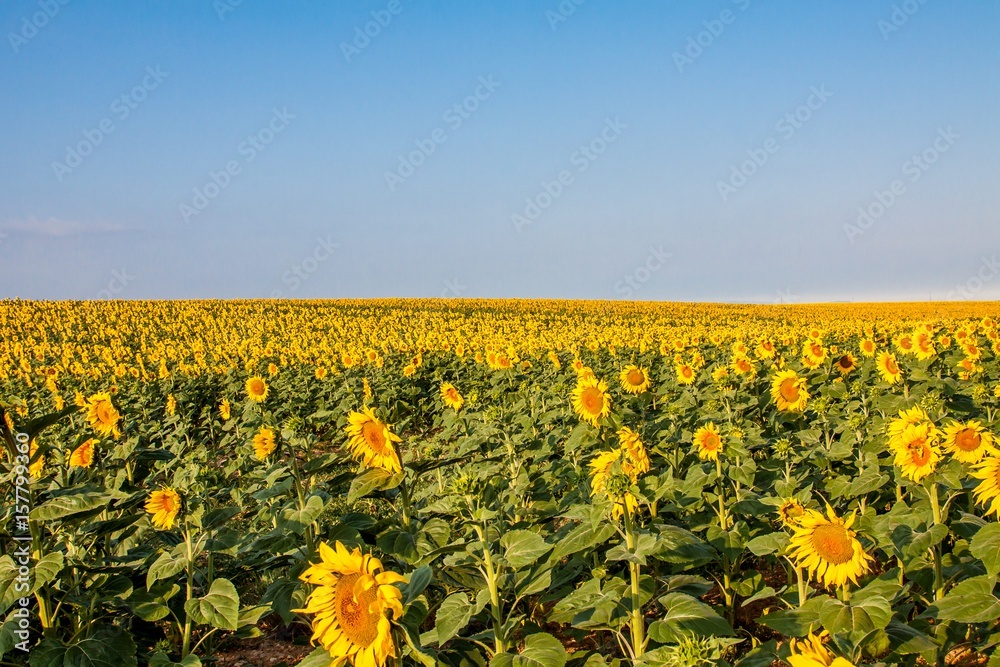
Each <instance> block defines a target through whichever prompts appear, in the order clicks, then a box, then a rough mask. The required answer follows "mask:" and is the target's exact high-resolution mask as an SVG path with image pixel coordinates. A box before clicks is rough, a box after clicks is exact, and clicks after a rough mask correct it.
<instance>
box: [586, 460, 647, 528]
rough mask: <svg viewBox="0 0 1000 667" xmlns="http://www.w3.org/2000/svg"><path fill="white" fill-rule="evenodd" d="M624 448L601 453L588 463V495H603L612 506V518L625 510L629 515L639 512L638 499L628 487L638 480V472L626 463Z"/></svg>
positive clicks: (620, 514)
mask: <svg viewBox="0 0 1000 667" xmlns="http://www.w3.org/2000/svg"><path fill="white" fill-rule="evenodd" d="M628 456H629V455H628V453H627V452H626V450H625V448H624V447H619V448H617V449H613V450H611V451H609V452H601V453H600V454H598V455H597V456H596V457H595V458H594V460H593V461H591V462H590V495H591V496H599V495H604V496H606V497H607V498H608V500H610V501H611V502H612V503H613V505H612V508H611V516H612V518H615V519H618V518H620V517H621V516H622V515H623V514H624V513H625V511H626V510H628V513H629V514H630V515H632V514H635V513H636V512H637V511H638V510H639V499H638V498H636V497H635V496H634V495H633V494H632V492H631V491H629V490H628V489H629V487H630V486H631V485H632V484H635V483H636V482H637V481H638V480H639V474H638V470H637V469H636V468H635V466H633V465H631V464H630V463H629V462H628V461H627V458H628Z"/></svg>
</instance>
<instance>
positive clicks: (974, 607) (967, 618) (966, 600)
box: [928, 577, 1000, 623]
mask: <svg viewBox="0 0 1000 667" xmlns="http://www.w3.org/2000/svg"><path fill="white" fill-rule="evenodd" d="M994 585H995V581H994V579H993V578H992V577H973V578H971V579H966V580H965V581H963V582H961V583H959V584H958V585H957V586H955V588H953V589H952V590H951V592H950V593H948V594H947V595H945V596H944V597H943V598H942V599H940V600H938V601H937V602H936V603H935V604H934V606H933V607H931V609H929V610H928V612H931V611H936V612H937V614H936V615H937V618H938V620H942V621H958V622H959V623H986V622H992V621H995V620H996V619H997V618H1000V599H998V598H997V597H996V596H995V595H993V586H994Z"/></svg>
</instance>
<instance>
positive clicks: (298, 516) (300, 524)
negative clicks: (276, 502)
mask: <svg viewBox="0 0 1000 667" xmlns="http://www.w3.org/2000/svg"><path fill="white" fill-rule="evenodd" d="M322 513H323V498H321V497H320V496H318V495H312V496H309V499H308V500H306V506H305V507H303V508H302V509H299V508H297V507H288V508H285V509H283V510H282V511H281V513H280V514H279V515H278V528H279V529H281V530H290V531H291V532H293V533H295V534H296V535H301V534H302V533H304V532H306V528H308V527H309V526H310V525H311V524H312V522H313V521H315V520H316V519H318V518H319V516H320V514H322Z"/></svg>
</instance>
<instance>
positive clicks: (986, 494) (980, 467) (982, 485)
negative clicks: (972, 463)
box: [972, 456, 1000, 518]
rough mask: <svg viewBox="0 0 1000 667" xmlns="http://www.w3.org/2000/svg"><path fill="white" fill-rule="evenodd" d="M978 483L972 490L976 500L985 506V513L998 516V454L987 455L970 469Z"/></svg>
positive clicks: (999, 461)
mask: <svg viewBox="0 0 1000 667" xmlns="http://www.w3.org/2000/svg"><path fill="white" fill-rule="evenodd" d="M972 476H973V477H974V478H976V479H978V480H980V481H979V484H978V485H977V486H976V488H975V489H973V490H972V495H973V496H975V498H976V502H977V503H979V504H980V505H982V506H983V507H985V508H986V513H987V514H996V515H997V517H998V518H1000V456H987V457H986V458H985V459H983V460H982V461H980V462H979V463H978V464H977V465H976V467H975V469H974V470H973V471H972Z"/></svg>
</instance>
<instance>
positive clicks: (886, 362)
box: [877, 352, 903, 384]
mask: <svg viewBox="0 0 1000 667" xmlns="http://www.w3.org/2000/svg"><path fill="white" fill-rule="evenodd" d="M877 363H878V374H879V375H881V376H882V379H883V380H884V381H885V382H887V383H889V384H896V383H897V382H899V381H900V380H901V379H902V378H903V371H901V370H900V369H899V362H898V361H896V355H894V354H892V353H891V352H882V353H881V354H879V355H878V362H877Z"/></svg>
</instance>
